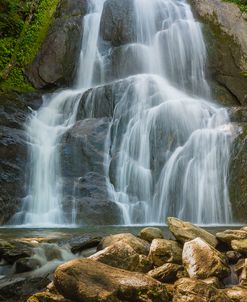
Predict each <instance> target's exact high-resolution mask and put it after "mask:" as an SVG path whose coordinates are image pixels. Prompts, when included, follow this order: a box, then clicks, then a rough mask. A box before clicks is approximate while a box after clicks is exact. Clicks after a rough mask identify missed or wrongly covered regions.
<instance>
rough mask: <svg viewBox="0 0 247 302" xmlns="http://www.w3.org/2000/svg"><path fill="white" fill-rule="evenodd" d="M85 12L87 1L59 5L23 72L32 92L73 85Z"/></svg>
mask: <svg viewBox="0 0 247 302" xmlns="http://www.w3.org/2000/svg"><path fill="white" fill-rule="evenodd" d="M87 8H88V3H87V0H72V1H71V0H62V1H60V3H59V5H58V7H57V10H56V13H55V15H54V20H53V22H52V24H51V26H50V28H49V30H48V33H47V35H46V38H45V40H44V42H43V44H42V46H41V49H40V51H39V53H38V54H37V56H36V58H35V59H34V61H33V62H32V64H30V65H29V66H27V67H26V70H25V74H26V76H27V78H28V79H29V81H30V82H31V83H32V85H33V86H34V87H35V88H37V89H41V88H50V87H52V86H53V87H54V86H55V87H59V86H68V85H70V84H71V83H72V81H73V78H74V75H75V72H76V67H77V62H78V58H79V53H80V44H81V43H80V41H81V36H82V35H81V33H82V19H83V17H84V16H85V14H86V13H87Z"/></svg>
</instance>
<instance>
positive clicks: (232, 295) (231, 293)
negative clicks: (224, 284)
mask: <svg viewBox="0 0 247 302" xmlns="http://www.w3.org/2000/svg"><path fill="white" fill-rule="evenodd" d="M222 291H223V292H224V293H225V295H226V296H227V297H228V298H229V299H231V301H233V302H246V301H247V287H244V286H233V287H230V288H225V289H223V290H222Z"/></svg>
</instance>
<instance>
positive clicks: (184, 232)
mask: <svg viewBox="0 0 247 302" xmlns="http://www.w3.org/2000/svg"><path fill="white" fill-rule="evenodd" d="M167 224H168V227H169V230H170V231H171V233H172V234H173V236H174V237H175V238H176V239H177V240H178V241H179V242H181V243H185V242H187V241H190V240H193V239H195V238H197V237H200V238H202V239H203V240H204V241H206V242H207V243H208V244H210V245H212V246H213V247H215V246H216V245H217V239H216V237H215V236H214V235H213V234H211V233H209V232H207V231H205V230H203V229H202V228H200V227H197V226H195V225H194V224H192V223H190V222H186V221H183V220H180V219H178V218H175V217H168V218H167Z"/></svg>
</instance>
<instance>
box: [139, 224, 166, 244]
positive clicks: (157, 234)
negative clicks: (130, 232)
mask: <svg viewBox="0 0 247 302" xmlns="http://www.w3.org/2000/svg"><path fill="white" fill-rule="evenodd" d="M139 237H140V238H141V239H143V240H146V241H148V242H152V241H153V239H157V238H160V239H163V238H164V235H163V232H162V231H161V229H158V228H152V227H147V228H144V229H142V230H141V231H140V233H139Z"/></svg>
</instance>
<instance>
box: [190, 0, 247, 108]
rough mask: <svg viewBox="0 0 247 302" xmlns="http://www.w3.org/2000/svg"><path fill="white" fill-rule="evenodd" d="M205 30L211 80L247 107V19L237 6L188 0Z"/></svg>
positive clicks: (216, 1) (217, 0) (209, 0)
mask: <svg viewBox="0 0 247 302" xmlns="http://www.w3.org/2000/svg"><path fill="white" fill-rule="evenodd" d="M190 2H191V4H192V6H193V7H194V9H195V11H196V13H197V14H198V15H199V16H200V17H201V19H202V21H203V22H204V23H205V24H206V26H207V25H209V28H208V29H207V28H206V29H205V31H206V32H205V37H206V40H207V46H208V53H209V56H208V57H209V71H210V74H211V77H212V78H213V79H214V80H215V81H216V82H217V83H218V84H220V85H222V86H223V88H225V89H226V90H227V91H228V92H230V94H231V95H232V96H233V99H237V100H238V102H239V103H240V104H242V105H245V104H247V77H246V76H243V75H242V74H243V73H244V72H246V70H247V17H246V13H243V12H241V11H240V9H239V7H238V6H237V5H236V4H233V3H228V2H225V1H221V0H190Z"/></svg>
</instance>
